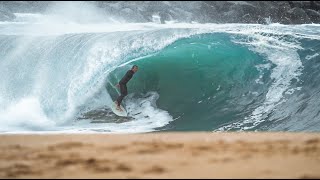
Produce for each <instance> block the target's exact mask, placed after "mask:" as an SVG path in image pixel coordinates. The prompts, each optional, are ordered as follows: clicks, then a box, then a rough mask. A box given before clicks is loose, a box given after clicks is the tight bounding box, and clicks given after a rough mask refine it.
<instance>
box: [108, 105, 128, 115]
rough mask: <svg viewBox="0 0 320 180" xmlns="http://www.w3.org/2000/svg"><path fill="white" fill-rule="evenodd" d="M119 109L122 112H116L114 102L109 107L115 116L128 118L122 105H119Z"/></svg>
mask: <svg viewBox="0 0 320 180" xmlns="http://www.w3.org/2000/svg"><path fill="white" fill-rule="evenodd" d="M120 107H121V109H122V111H119V110H117V105H116V103H115V102H113V103H112V105H111V110H112V111H113V112H114V113H115V114H116V115H117V116H122V117H127V116H128V113H127V111H126V109H125V108H124V107H123V106H122V105H120Z"/></svg>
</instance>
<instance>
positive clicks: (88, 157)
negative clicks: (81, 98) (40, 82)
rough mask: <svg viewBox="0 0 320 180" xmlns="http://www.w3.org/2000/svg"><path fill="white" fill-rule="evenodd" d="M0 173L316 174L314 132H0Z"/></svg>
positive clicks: (319, 172) (318, 160) (319, 152)
mask: <svg viewBox="0 0 320 180" xmlns="http://www.w3.org/2000/svg"><path fill="white" fill-rule="evenodd" d="M0 147H1V148H0V151H1V153H0V178H320V133H280V132H279V133H275V132H272V133H271V132H270V133H267V132H266V133H260V132H259V133H254V132H251V133H211V132H194V133H146V134H121V135H115V134H113V135H110V134H60V135H0Z"/></svg>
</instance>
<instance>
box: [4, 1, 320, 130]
mask: <svg viewBox="0 0 320 180" xmlns="http://www.w3.org/2000/svg"><path fill="white" fill-rule="evenodd" d="M151 18H153V20H154V22H144V23H142V22H134V23H132V21H131V20H128V19H126V17H121V16H113V14H112V13H109V12H106V11H102V10H101V9H100V8H99V7H97V6H96V5H94V4H93V3H90V2H56V3H54V4H53V5H51V6H50V7H49V8H48V9H47V10H46V11H45V13H42V14H30V13H29V14H28V13H16V20H15V21H14V22H0V39H1V41H0V47H1V50H0V57H1V58H0V76H1V77H2V80H1V81H0V131H1V132H2V133H22V132H23V133H26V132H33V133H34V132H40V133H43V132H45V133H61V132H75V133H78V132H99V133H100V132H106V133H137V132H150V131H177V130H178V131H198V130H199V131H203V130H204V131H273V130H282V131H283V130H285V131H319V128H320V127H319V119H320V117H319V110H318V109H317V108H316V107H318V105H319V101H318V100H317V99H318V96H319V93H318V90H319V88H320V87H319V80H318V79H319V77H318V74H319V67H318V62H319V58H320V56H318V55H319V53H320V52H319V51H320V46H319V44H320V42H319V40H320V37H319V33H320V26H319V25H317V24H309V25H281V24H272V23H271V24H269V25H259V24H199V23H196V22H194V23H183V22H179V21H178V20H172V21H170V22H169V21H168V22H166V23H164V24H160V20H159V18H157V15H156V14H154V15H153V16H151ZM133 64H137V65H138V66H139V72H138V73H137V74H135V75H134V77H133V78H132V80H131V81H130V82H129V83H128V92H129V95H128V96H127V97H126V98H125V100H124V104H125V106H126V109H127V111H128V113H129V116H130V117H128V118H122V117H117V116H116V115H114V114H113V113H112V111H111V110H110V106H111V104H112V103H113V101H114V100H115V99H116V98H117V96H118V94H119V90H117V89H116V88H115V87H114V85H115V84H116V83H117V82H118V81H119V80H120V79H121V78H122V76H123V75H124V74H125V72H126V71H127V70H128V69H130V68H131V66H132V65H133Z"/></svg>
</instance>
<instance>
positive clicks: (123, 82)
mask: <svg viewBox="0 0 320 180" xmlns="http://www.w3.org/2000/svg"><path fill="white" fill-rule="evenodd" d="M137 71H138V66H137V65H133V66H132V68H131V69H130V70H129V71H127V73H126V74H125V75H124V76H123V78H122V79H121V81H120V82H119V83H118V84H117V85H116V86H117V87H118V88H120V93H121V95H120V96H119V97H118V99H117V100H116V101H115V103H116V105H117V110H119V111H122V109H121V107H120V104H121V102H122V100H123V98H124V97H125V96H126V95H127V94H128V92H127V83H128V81H129V80H130V79H131V78H132V76H133V74H134V73H136V72H137Z"/></svg>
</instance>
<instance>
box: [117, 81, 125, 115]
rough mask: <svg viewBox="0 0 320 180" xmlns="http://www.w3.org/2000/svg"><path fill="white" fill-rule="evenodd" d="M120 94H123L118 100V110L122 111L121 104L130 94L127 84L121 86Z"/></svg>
mask: <svg viewBox="0 0 320 180" xmlns="http://www.w3.org/2000/svg"><path fill="white" fill-rule="evenodd" d="M120 93H121V95H120V96H119V97H118V99H117V102H118V107H117V108H119V109H120V110H121V108H120V105H121V102H122V100H123V98H124V97H125V96H126V95H127V94H128V92H127V86H126V85H125V84H120Z"/></svg>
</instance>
